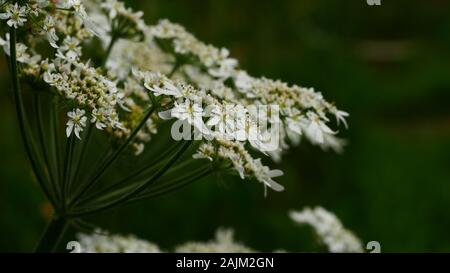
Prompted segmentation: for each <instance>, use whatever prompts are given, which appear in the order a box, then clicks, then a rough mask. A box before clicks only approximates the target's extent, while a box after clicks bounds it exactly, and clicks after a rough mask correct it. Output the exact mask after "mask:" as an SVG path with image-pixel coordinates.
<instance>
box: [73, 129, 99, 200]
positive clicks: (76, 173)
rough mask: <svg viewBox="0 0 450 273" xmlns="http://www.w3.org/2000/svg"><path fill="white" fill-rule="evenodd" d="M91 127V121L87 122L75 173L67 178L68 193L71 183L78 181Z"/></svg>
mask: <svg viewBox="0 0 450 273" xmlns="http://www.w3.org/2000/svg"><path fill="white" fill-rule="evenodd" d="M92 127H93V125H92V124H91V123H89V125H88V129H87V133H86V136H85V137H84V138H83V142H82V144H81V151H80V155H79V157H78V158H77V163H76V164H77V165H76V167H75V173H74V175H73V179H71V180H69V185H68V186H67V190H68V192H69V193H70V192H71V191H72V184H73V183H77V181H78V177H79V175H80V171H81V167H82V165H83V162H84V158H85V155H86V151H87V147H88V145H89V141H90V139H91V135H92ZM69 198H70V196H69Z"/></svg>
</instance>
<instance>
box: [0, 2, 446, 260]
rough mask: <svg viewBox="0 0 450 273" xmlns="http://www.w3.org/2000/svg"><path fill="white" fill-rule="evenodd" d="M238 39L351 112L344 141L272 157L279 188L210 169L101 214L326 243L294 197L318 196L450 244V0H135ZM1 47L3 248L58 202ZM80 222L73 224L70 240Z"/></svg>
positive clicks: (386, 247) (424, 243) (245, 51)
mask: <svg viewBox="0 0 450 273" xmlns="http://www.w3.org/2000/svg"><path fill="white" fill-rule="evenodd" d="M127 2H129V5H130V6H132V7H134V8H135V9H141V10H143V11H144V12H145V16H146V21H147V23H149V24H152V23H155V22H156V21H157V20H158V19H160V18H168V19H170V20H172V21H174V22H178V23H181V24H183V25H184V26H186V28H187V29H188V30H189V31H191V32H193V33H194V34H195V35H196V36H197V37H198V38H199V39H201V40H203V41H206V42H208V43H212V44H214V45H218V46H224V47H227V48H229V49H230V50H231V53H232V55H233V56H234V57H236V58H238V59H239V60H240V63H241V66H242V67H243V68H244V69H246V70H248V71H249V72H250V73H251V74H252V75H255V76H262V75H265V76H267V77H270V78H280V79H283V80H285V81H287V82H290V83H297V84H300V85H302V86H307V87H309V86H311V87H315V88H316V90H320V91H322V92H323V93H324V96H325V97H326V98H327V99H329V100H331V101H335V102H336V103H337V105H338V106H339V107H340V108H341V109H343V110H346V111H348V112H349V113H350V114H351V117H350V119H349V124H350V128H349V130H348V131H342V132H341V135H342V136H343V137H345V138H346V139H348V142H349V143H348V146H347V148H346V150H345V153H344V154H342V155H336V154H334V153H332V152H326V153H325V152H322V151H321V150H320V149H318V148H317V147H312V146H311V145H309V144H307V143H303V144H302V145H301V146H299V147H297V148H293V149H291V150H290V152H289V154H287V155H286V156H285V157H284V158H283V162H282V163H281V164H280V165H279V166H276V167H277V168H280V169H282V170H284V172H285V175H284V176H283V177H282V178H280V179H278V180H279V182H280V183H282V184H283V185H285V186H286V191H284V192H282V193H275V192H269V194H268V196H267V198H264V194H263V188H262V187H261V185H260V184H257V183H250V182H245V181H241V180H240V178H238V177H225V178H224V179H223V181H221V180H218V179H216V178H210V179H205V180H203V181H201V182H198V183H196V184H194V185H192V186H190V187H188V188H185V189H183V190H180V191H178V192H176V193H172V194H171V195H168V196H165V197H161V198H158V199H155V200H151V201H146V202H143V203H138V204H135V205H132V206H127V207H122V208H120V209H116V210H113V211H108V212H105V213H103V214H102V215H100V216H96V217H95V218H91V219H90V221H92V222H93V223H95V224H98V225H99V226H101V227H102V228H104V229H107V230H110V231H111V232H114V233H122V234H128V233H133V234H136V235H137V236H139V237H141V238H145V239H148V240H150V241H153V242H156V243H158V244H159V245H161V246H162V247H163V248H170V247H173V246H174V245H176V244H179V243H182V242H185V241H188V240H196V241H200V240H208V239H210V238H212V237H213V236H214V232H215V230H216V228H217V227H220V226H222V227H232V228H234V229H235V230H236V238H237V239H238V240H239V241H242V242H244V243H245V244H247V245H249V246H251V247H253V248H255V249H258V250H263V251H270V250H274V249H280V248H282V249H286V250H289V251H317V250H320V248H317V245H316V242H315V241H314V239H313V237H312V233H311V230H310V229H308V228H304V227H298V226H296V225H295V224H294V223H292V222H291V220H290V219H289V218H288V216H287V213H288V211H289V210H291V209H301V208H303V207H304V206H315V205H322V206H324V207H325V208H327V209H329V210H331V211H333V212H334V213H336V214H337V215H338V216H339V217H340V218H341V220H342V221H343V223H344V224H345V225H346V226H347V227H348V228H349V229H351V230H353V231H354V232H355V233H356V234H357V235H358V236H360V237H361V238H362V239H363V241H365V242H367V241H372V240H376V241H379V242H380V243H381V247H382V249H381V250H382V251H383V252H397V251H402V252H428V251H438V252H442V251H450V232H449V230H450V217H449V216H448V214H449V213H448V211H449V208H450V107H449V102H450V2H449V1H447V0H430V1H407V0H397V1H383V0H382V5H381V6H378V7H376V6H368V5H367V4H366V1H365V0H352V1H340V0H309V1H305V0H286V1H275V0H274V1H256V0H255V1H245V0H227V1H225V0H214V1H212V0H211V1H206V0H205V1H200V0H195V1H194V0H191V1H183V0H177V1H167V0H150V1H127ZM8 77H9V75H8V72H7V68H6V61H5V58H4V57H3V56H2V57H1V59H0V83H1V88H0V127H1V134H0V180H1V181H0V251H32V250H33V248H34V245H35V243H36V242H37V240H38V239H39V237H40V233H41V232H42V231H43V229H44V227H45V223H46V219H47V218H46V217H48V214H49V213H48V205H46V203H45V200H44V198H43V196H42V194H41V192H40V190H39V188H38V186H37V184H36V183H35V182H33V179H32V173H31V170H30V167H29V164H28V162H27V160H26V158H25V153H24V149H23V148H22V146H21V142H20V138H19V132H18V125H17V123H16V117H15V113H14V109H13V104H12V103H13V100H12V96H11V95H12V92H11V91H10V88H9V80H8V79H9V78H8ZM72 235H73V234H70V233H69V235H68V238H70V237H71V236H72Z"/></svg>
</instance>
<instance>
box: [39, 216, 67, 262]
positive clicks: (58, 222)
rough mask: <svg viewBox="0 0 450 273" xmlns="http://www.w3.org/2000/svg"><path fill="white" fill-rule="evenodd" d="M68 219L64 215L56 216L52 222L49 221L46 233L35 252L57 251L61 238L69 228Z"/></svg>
mask: <svg viewBox="0 0 450 273" xmlns="http://www.w3.org/2000/svg"><path fill="white" fill-rule="evenodd" d="M67 224H68V223H67V220H66V219H65V218H62V217H58V216H54V217H53V218H52V219H51V220H50V223H48V225H47V228H46V229H45V232H44V234H43V235H42V237H41V240H40V241H39V243H38V245H37V247H36V250H35V252H38V253H49V252H55V251H56V248H57V247H58V245H59V243H60V241H61V239H62V238H63V236H64V232H65V231H66V228H67Z"/></svg>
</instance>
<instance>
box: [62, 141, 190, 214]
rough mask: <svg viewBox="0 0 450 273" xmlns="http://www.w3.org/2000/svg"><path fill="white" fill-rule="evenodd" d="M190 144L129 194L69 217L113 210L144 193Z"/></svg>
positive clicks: (185, 145)
mask: <svg viewBox="0 0 450 273" xmlns="http://www.w3.org/2000/svg"><path fill="white" fill-rule="evenodd" d="M191 144H192V140H189V141H187V142H186V143H184V145H183V146H182V147H181V149H180V150H179V151H178V152H177V153H176V154H175V155H174V156H172V157H171V158H170V159H169V160H168V161H167V163H166V164H165V165H164V166H163V167H162V168H161V169H159V170H158V171H157V172H156V173H155V174H154V175H153V176H152V177H150V178H149V179H148V180H147V181H145V182H144V183H142V184H141V185H140V186H138V187H137V188H136V189H134V190H133V191H131V192H129V193H127V194H125V195H124V196H122V197H120V198H118V199H116V200H114V201H112V202H110V203H107V204H105V205H102V206H99V207H96V208H94V209H90V210H89V209H88V210H86V211H81V212H74V213H69V215H70V216H72V217H78V216H85V215H88V214H93V213H96V212H100V211H104V210H107V209H110V208H113V207H115V206H117V205H120V204H122V203H124V202H126V201H128V200H129V199H130V198H133V197H134V196H136V195H138V194H139V193H141V192H142V191H144V190H145V189H146V188H147V187H149V186H150V185H152V184H153V183H155V182H156V181H158V179H159V178H161V177H162V176H163V175H164V174H165V173H166V172H167V170H169V169H170V167H172V165H173V164H175V162H176V161H177V160H178V159H180V157H181V156H182V155H183V154H184V152H185V151H186V150H187V149H188V148H189V147H190V145H191Z"/></svg>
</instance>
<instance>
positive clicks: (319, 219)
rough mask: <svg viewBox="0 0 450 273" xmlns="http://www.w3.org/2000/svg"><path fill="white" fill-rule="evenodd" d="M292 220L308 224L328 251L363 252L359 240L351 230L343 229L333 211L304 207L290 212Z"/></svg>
mask: <svg viewBox="0 0 450 273" xmlns="http://www.w3.org/2000/svg"><path fill="white" fill-rule="evenodd" d="M290 216H291V218H292V220H294V221H295V222H297V223H299V224H306V225H310V226H312V227H313V228H314V230H315V232H316V233H317V235H318V236H319V238H320V239H321V241H322V242H323V243H324V244H325V245H326V246H327V247H328V251H330V252H337V253H341V252H363V247H362V244H361V241H360V240H359V239H358V237H356V236H355V235H354V234H353V233H352V232H351V231H349V230H347V229H345V227H344V226H343V225H342V223H341V221H340V220H339V219H338V218H337V217H336V215H334V214H333V213H331V212H329V211H327V210H325V209H324V208H321V207H316V208H313V209H311V208H305V209H304V210H302V211H300V212H297V211H292V212H291V213H290Z"/></svg>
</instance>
